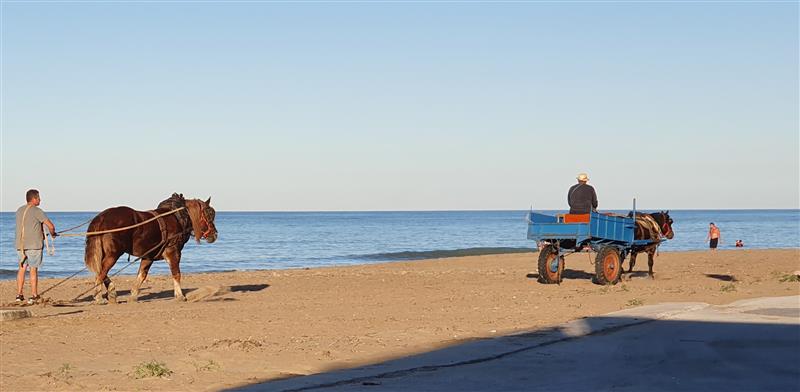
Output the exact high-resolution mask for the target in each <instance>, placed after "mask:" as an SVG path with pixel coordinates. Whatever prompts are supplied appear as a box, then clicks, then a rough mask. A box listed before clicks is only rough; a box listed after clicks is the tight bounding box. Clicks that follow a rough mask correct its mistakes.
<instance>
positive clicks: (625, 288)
mask: <svg viewBox="0 0 800 392" xmlns="http://www.w3.org/2000/svg"><path fill="white" fill-rule="evenodd" d="M619 289H620V290H622V291H630V290H628V286H625V283H623V284H621V285H620V286H619Z"/></svg>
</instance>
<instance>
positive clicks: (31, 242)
mask: <svg viewBox="0 0 800 392" xmlns="http://www.w3.org/2000/svg"><path fill="white" fill-rule="evenodd" d="M26 208H28V205H27V204H26V205H24V206H22V207H20V208H18V209H17V234H16V239H15V240H14V244H15V248H16V249H20V248H22V249H42V241H43V240H44V232H43V231H42V223H44V221H46V220H47V215H45V213H44V211H42V209H41V208H39V207H36V206H31V207H30V208H28V212H27V213H26V212H25V209H26ZM22 215H25V222H24V225H25V237H24V238H21V236H22V227H23V226H22V225H23V222H22ZM23 240H24V241H25V244H21V241H23ZM20 245H22V246H20Z"/></svg>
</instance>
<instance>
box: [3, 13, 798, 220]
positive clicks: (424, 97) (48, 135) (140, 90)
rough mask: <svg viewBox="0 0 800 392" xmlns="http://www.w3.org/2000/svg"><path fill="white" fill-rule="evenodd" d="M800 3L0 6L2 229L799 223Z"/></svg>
mask: <svg viewBox="0 0 800 392" xmlns="http://www.w3.org/2000/svg"><path fill="white" fill-rule="evenodd" d="M798 56H799V55H798V3H797V2H757V3H756V2H753V3H745V2H730V3H708V2H707V3H699V4H696V3H691V4H687V3H683V2H659V3H609V2H605V3H586V2H574V3H566V4H563V3H535V2H531V3H500V4H496V3H456V2H452V3H450V2H439V3H425V2H415V3H407V4H403V3H382V4H374V3H358V2H351V3H335V2H324V3H254V2H245V3H234V4H228V3H189V2H186V3H179V2H170V3H127V2H119V3H110V2H107V3H95V4H92V3H86V2H83V3H26V2H6V1H4V2H3V3H2V148H1V149H2V157H1V158H2V159H1V160H2V167H1V168H0V171H2V184H0V185H2V191H1V192H0V193H1V194H0V196H1V197H2V200H0V209H2V210H3V211H10V210H14V209H16V208H17V207H18V206H19V205H21V204H23V203H24V194H25V191H26V190H27V189H28V188H38V189H39V190H40V191H41V192H42V196H43V204H42V207H44V208H45V210H47V211H71V210H89V211H97V210H102V209H104V208H107V207H111V206H116V205H130V206H132V207H135V208H139V209H148V208H154V207H155V206H156V204H157V203H158V201H160V200H162V199H164V198H166V197H167V196H169V195H170V194H171V193H172V192H173V191H178V192H182V193H184V194H185V195H186V196H189V197H202V198H206V197H208V196H211V197H212V199H213V200H212V204H215V205H216V207H217V209H219V210H453V209H527V208H528V207H529V206H531V205H533V207H534V208H541V209H550V208H564V207H565V204H566V202H565V197H566V191H567V188H568V187H569V186H570V185H572V184H573V183H574V182H575V175H576V174H577V173H578V172H584V171H585V172H587V173H589V176H590V178H591V184H593V185H594V186H595V187H596V189H597V192H598V196H599V200H600V208H601V209H623V208H628V207H629V206H630V201H631V199H632V198H633V197H637V198H638V203H639V206H640V207H643V208H670V209H679V208H798V207H800V130H799V129H798V127H799V123H800V119H799V116H800V115H799V114H798V111H799V110H800V109H798V108H799V107H800V100H799V99H798V89H799V88H800V87H799V85H800V82H799V81H798V61H800V60H799V57H798Z"/></svg>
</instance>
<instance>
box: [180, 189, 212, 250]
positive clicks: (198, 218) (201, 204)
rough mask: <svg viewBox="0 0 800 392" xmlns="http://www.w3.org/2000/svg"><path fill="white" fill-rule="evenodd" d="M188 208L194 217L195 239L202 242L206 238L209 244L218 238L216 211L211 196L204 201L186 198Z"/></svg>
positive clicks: (192, 217)
mask: <svg viewBox="0 0 800 392" xmlns="http://www.w3.org/2000/svg"><path fill="white" fill-rule="evenodd" d="M186 209H187V210H188V211H189V217H190V218H191V219H192V231H194V239H195V240H196V241H197V242H200V240H201V239H205V240H206V242H208V243H209V244H210V243H212V242H214V241H216V240H217V227H216V226H215V225H214V217H215V216H216V211H214V209H213V208H212V207H211V198H210V197H209V198H208V200H206V201H202V200H199V199H191V200H186Z"/></svg>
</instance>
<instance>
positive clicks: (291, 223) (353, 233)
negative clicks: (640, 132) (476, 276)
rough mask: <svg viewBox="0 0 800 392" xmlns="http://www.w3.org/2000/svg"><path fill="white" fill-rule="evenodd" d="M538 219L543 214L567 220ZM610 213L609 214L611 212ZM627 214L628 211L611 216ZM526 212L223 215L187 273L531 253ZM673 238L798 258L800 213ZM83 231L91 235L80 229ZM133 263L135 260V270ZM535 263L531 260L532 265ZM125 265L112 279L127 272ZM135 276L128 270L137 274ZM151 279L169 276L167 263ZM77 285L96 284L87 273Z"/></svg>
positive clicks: (2, 230) (678, 247)
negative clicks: (716, 238)
mask: <svg viewBox="0 0 800 392" xmlns="http://www.w3.org/2000/svg"><path fill="white" fill-rule="evenodd" d="M535 212H539V213H544V214H551V215H552V214H556V213H563V212H564V211H542V210H535ZM604 212H605V211H604ZM608 212H617V213H627V211H608ZM47 214H48V216H49V218H50V220H52V221H53V223H54V224H55V225H56V229H57V230H59V231H60V230H63V229H66V228H70V227H72V226H76V225H80V224H81V223H84V222H87V221H89V220H90V219H91V218H92V217H94V216H95V215H96V214H97V212H47ZM526 214H527V211H421V212H408V211H397V212H391V211H388V212H224V211H223V212H217V214H216V222H215V223H216V226H217V229H218V230H219V238H218V239H217V241H216V242H215V243H213V244H207V243H205V242H201V243H200V244H197V243H196V242H195V241H194V240H193V239H191V240H190V241H189V242H188V243H187V244H186V247H184V250H183V257H182V259H181V271H182V272H183V273H198V272H217V271H246V270H271V269H289V268H315V267H329V266H341V265H357V264H373V263H384V262H393V261H408V260H421V259H437V258H445V257H456V256H467V255H483V254H502V253H525V252H534V251H535V249H536V243H535V242H534V241H531V240H528V239H526V233H527V222H526V220H525V217H526ZM670 216H671V217H672V218H673V220H674V222H675V223H674V225H673V229H674V231H675V238H674V239H672V240H670V241H668V242H666V243H664V244H663V245H662V246H661V248H660V251H662V252H669V251H687V250H701V249H706V248H707V246H708V245H707V242H706V234H707V233H708V224H709V222H714V223H715V224H716V225H717V226H718V227H719V228H720V230H721V233H722V241H721V245H720V249H735V248H734V243H735V241H736V240H739V239H740V240H742V241H743V242H744V244H745V249H780V248H800V210H797V209H792V210H673V211H670ZM74 231H76V232H84V231H86V226H82V227H79V228H77V229H75V230H74ZM84 245H85V239H84V238H82V237H58V238H56V240H55V249H56V250H55V255H54V256H47V255H46V256H45V261H44V265H43V266H42V267H41V268H40V276H42V277H64V276H68V275H71V274H73V273H75V272H77V271H80V270H81V269H83V267H84V264H83V252H84ZM13 248H14V213H13V212H2V213H0V279H14V278H15V276H16V271H17V258H16V252H15V251H14V249H13ZM134 259H135V257H131V260H134ZM534 260H535V255H531V263H534ZM127 261H128V257H127V255H123V256H121V257H120V259H119V261H118V262H117V264H116V266H115V267H114V269H112V273H116V272H119V271H120V269H121V268H123V267H124V266H125V265H127V264H128V262H127ZM136 271H137V266H130V267H128V268H127V269H125V270H123V271H122V272H121V273H122V274H123V275H125V274H129V275H133V274H136ZM150 271H151V272H150V273H151V274H168V273H169V268H168V267H167V265H166V263H165V262H164V261H158V262H155V263H154V264H153V267H152V268H151V270H150ZM79 276H89V273H88V272H86V271H84V272H82V273H80V274H79Z"/></svg>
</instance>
